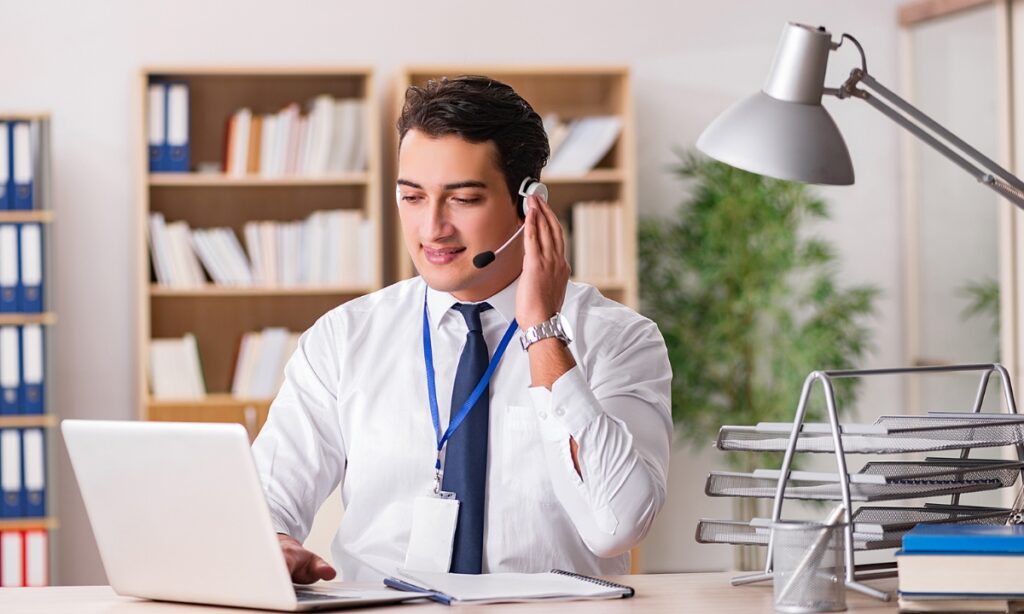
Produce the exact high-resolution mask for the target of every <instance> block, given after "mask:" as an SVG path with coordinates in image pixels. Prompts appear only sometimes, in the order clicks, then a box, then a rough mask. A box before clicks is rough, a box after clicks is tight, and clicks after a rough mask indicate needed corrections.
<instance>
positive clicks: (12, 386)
mask: <svg viewBox="0 0 1024 614" xmlns="http://www.w3.org/2000/svg"><path fill="white" fill-rule="evenodd" d="M20 336H21V335H20V334H19V332H18V327H17V326H0V415H4V414H7V415H11V414H20V413H21V409H22V407H21V395H22V393H23V389H22V386H21V339H20Z"/></svg>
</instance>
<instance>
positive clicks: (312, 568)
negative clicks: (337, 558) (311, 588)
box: [292, 551, 338, 584]
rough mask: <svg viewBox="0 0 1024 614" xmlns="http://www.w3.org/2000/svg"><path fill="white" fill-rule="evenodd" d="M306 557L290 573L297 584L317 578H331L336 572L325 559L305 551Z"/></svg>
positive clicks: (314, 580)
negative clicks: (293, 571)
mask: <svg viewBox="0 0 1024 614" xmlns="http://www.w3.org/2000/svg"><path fill="white" fill-rule="evenodd" d="M305 554H306V557H305V560H303V561H302V562H301V563H300V564H299V566H298V569H296V570H295V573H293V574H292V579H293V580H294V581H295V582H298V583H299V584H312V583H314V582H317V581H318V580H333V579H334V577H335V576H336V575H338V573H337V572H336V571H335V570H334V568H333V567H331V566H330V565H328V564H327V561H325V560H323V559H322V558H320V557H318V556H317V555H315V554H313V553H312V552H309V551H306V552H305Z"/></svg>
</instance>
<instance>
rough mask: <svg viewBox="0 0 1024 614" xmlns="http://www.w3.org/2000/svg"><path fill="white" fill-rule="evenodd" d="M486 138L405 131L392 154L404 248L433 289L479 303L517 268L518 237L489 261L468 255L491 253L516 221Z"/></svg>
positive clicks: (505, 282)
mask: <svg viewBox="0 0 1024 614" xmlns="http://www.w3.org/2000/svg"><path fill="white" fill-rule="evenodd" d="M496 159H497V152H496V151H495V149H494V143H492V142H486V143H470V142H469V141H466V140H463V139H462V138H460V137H458V136H442V137H437V138H432V137H429V136H427V135H425V134H423V133H422V132H419V131H417V130H410V131H409V132H407V133H406V135H405V138H404V139H402V143H401V148H400V150H399V155H398V213H399V217H400V218H401V220H402V234H403V237H404V239H405V247H406V249H407V250H409V255H410V256H411V257H412V260H413V263H414V264H415V265H416V269H417V270H418V271H419V272H420V275H422V276H423V278H424V279H425V280H426V282H427V284H428V285H429V286H430V287H431V288H434V289H435V290H440V291H442V292H450V293H452V294H454V295H455V296H456V297H457V298H458V299H459V300H465V301H479V300H483V299H485V298H487V297H489V296H491V295H493V294H495V293H496V292H498V291H499V290H501V289H502V288H504V287H505V286H507V285H508V284H509V283H511V281H512V280H513V279H515V277H516V276H517V275H518V274H519V272H520V271H521V270H522V265H523V247H522V241H515V242H513V244H512V245H510V246H509V247H508V249H506V250H505V251H504V252H502V253H501V254H500V255H499V256H498V258H497V260H495V261H494V262H492V263H491V264H490V265H489V266H487V267H485V268H483V269H478V268H476V267H475V266H473V257H474V256H476V255H477V254H479V253H480V252H485V251H488V250H495V249H497V248H498V247H499V246H501V244H502V243H504V242H505V240H506V239H508V238H509V237H510V236H511V235H512V233H514V232H515V231H516V229H517V228H518V226H519V224H520V220H519V217H518V215H517V214H516V209H515V205H514V203H513V201H512V197H511V195H510V194H509V192H508V187H507V186H506V183H505V176H504V174H503V173H502V172H501V170H500V169H499V168H498V166H497V164H496V163H495V160H496Z"/></svg>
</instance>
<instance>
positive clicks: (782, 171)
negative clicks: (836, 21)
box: [697, 23, 853, 185]
mask: <svg viewBox="0 0 1024 614" xmlns="http://www.w3.org/2000/svg"><path fill="white" fill-rule="evenodd" d="M830 44H831V35H830V34H829V33H828V32H827V31H825V30H824V28H811V27H808V26H804V25H800V24H793V23H790V24H787V26H786V29H785V31H783V35H782V39H781V40H780V41H779V47H778V50H777V51H776V53H775V60H774V62H773V63H772V69H771V71H770V73H769V75H768V79H767V81H766V83H765V87H764V90H763V91H761V92H758V93H757V94H754V95H753V96H751V97H749V98H747V99H745V100H742V101H740V102H738V103H736V104H735V105H733V106H732V107H730V108H729V109H727V110H726V111H725V112H724V113H722V114H721V115H719V116H718V117H717V118H716V119H715V120H714V121H713V122H711V125H709V126H708V127H707V128H706V129H705V130H704V132H703V134H701V135H700V138H699V139H697V148H698V149H699V150H701V151H702V152H704V153H705V154H707V155H709V156H711V157H712V158H715V159H716V160H720V161H722V162H725V163H726V164H729V165H731V166H735V167H737V168H741V169H743V170H746V171H750V172H752V173H757V174H759V175H767V176H769V177H775V178H778V179H787V180H791V181H802V182H804V183H820V184H831V185H849V184H852V183H853V163H852V162H851V161H850V152H849V150H848V149H847V148H846V142H845V141H844V140H843V136H842V134H840V132H839V128H838V127H837V126H836V123H835V121H833V119H832V116H831V115H829V113H828V111H826V110H825V107H823V106H821V95H822V91H823V90H824V82H825V67H826V62H827V59H828V53H829V51H830V49H831V47H830Z"/></svg>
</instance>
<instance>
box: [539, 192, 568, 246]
mask: <svg viewBox="0 0 1024 614" xmlns="http://www.w3.org/2000/svg"><path fill="white" fill-rule="evenodd" d="M537 200H538V202H540V203H541V205H542V207H541V211H543V212H544V215H545V216H546V217H547V219H548V225H549V226H551V236H552V238H553V239H554V246H555V254H556V255H557V254H562V255H564V254H565V236H564V234H563V231H562V223H561V222H559V221H558V216H557V215H555V210H554V209H552V208H551V205H549V204H548V203H547V201H544V200H541V199H537Z"/></svg>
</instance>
